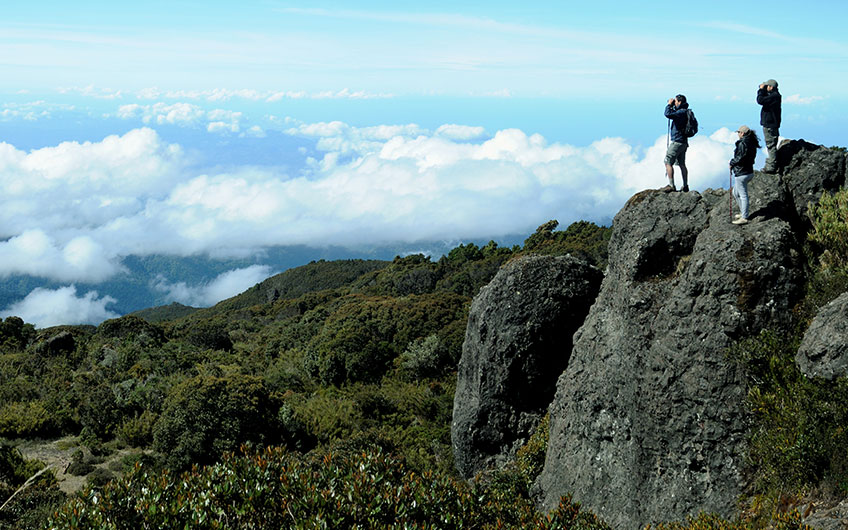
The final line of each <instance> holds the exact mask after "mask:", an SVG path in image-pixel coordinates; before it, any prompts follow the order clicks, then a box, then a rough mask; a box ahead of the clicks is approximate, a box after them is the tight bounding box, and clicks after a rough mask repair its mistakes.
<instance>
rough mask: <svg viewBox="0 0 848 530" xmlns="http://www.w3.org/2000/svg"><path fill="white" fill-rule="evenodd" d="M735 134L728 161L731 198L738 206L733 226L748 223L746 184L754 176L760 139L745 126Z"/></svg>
mask: <svg viewBox="0 0 848 530" xmlns="http://www.w3.org/2000/svg"><path fill="white" fill-rule="evenodd" d="M736 132H737V133H738V134H739V139H738V140H736V148H735V149H734V150H733V158H731V159H730V170H731V171H732V172H733V174H734V175H735V177H734V179H733V180H734V183H733V197H734V198H735V199H736V204H738V205H739V213H738V214H736V217H735V218H734V220H733V224H735V225H744V224H746V223H747V222H748V182H750V181H751V178H752V177H753V176H754V159H756V158H757V149H759V148H760V139H759V138H757V133H755V132H754V131H752V130H751V129H750V128H749V127H748V126H747V125H742V126H741V127H739V129H738V130H737V131H736Z"/></svg>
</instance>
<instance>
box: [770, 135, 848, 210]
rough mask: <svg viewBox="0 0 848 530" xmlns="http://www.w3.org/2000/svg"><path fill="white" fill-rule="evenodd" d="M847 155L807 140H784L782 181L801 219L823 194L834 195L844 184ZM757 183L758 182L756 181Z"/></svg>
mask: <svg viewBox="0 0 848 530" xmlns="http://www.w3.org/2000/svg"><path fill="white" fill-rule="evenodd" d="M846 161H848V153H846V152H845V151H840V150H837V149H825V148H823V147H822V146H820V145H815V144H811V143H810V142H806V141H804V140H791V141H784V142H782V143H781V144H780V148H779V149H778V150H777V163H778V167H780V168H781V173H782V181H783V183H784V185H785V188H786V190H787V192H788V194H789V197H790V198H791V200H792V205H793V206H794V208H795V211H796V212H797V214H798V216H799V217H800V218H801V219H804V220H806V218H807V209H808V205H809V204H810V203H813V204H815V203H817V202H818V201H819V199H821V196H822V193H824V192H825V191H827V192H831V193H832V192H834V191H836V190H838V189H839V188H841V187H842V186H844V185H845V180H846V170H848V163H846ZM755 180H756V179H755Z"/></svg>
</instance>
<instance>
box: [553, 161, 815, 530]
mask: <svg viewBox="0 0 848 530" xmlns="http://www.w3.org/2000/svg"><path fill="white" fill-rule="evenodd" d="M761 176H762V175H760V177H761ZM755 180H756V178H755ZM770 182H771V184H769V182H768V181H765V179H762V181H761V184H762V185H763V187H764V188H767V189H768V190H770V193H773V194H774V196H775V200H778V201H779V196H780V195H781V189H780V188H781V186H780V182H779V181H778V180H777V179H773V180H772V181H770ZM728 199H729V197H728V192H727V191H713V190H707V191H706V192H705V193H704V195H700V194H698V193H694V192H693V193H663V192H659V191H653V190H649V191H645V192H641V193H639V194H637V195H636V196H634V197H633V198H632V199H631V200H630V201H629V202H628V204H627V205H626V206H625V207H624V208H623V209H622V211H621V212H619V213H618V215H617V216H616V217H615V220H614V222H613V234H612V237H611V240H610V244H609V266H608V270H607V274H606V277H605V278H604V281H603V284H602V286H601V292H600V294H599V295H598V299H597V300H596V302H595V304H594V305H593V306H592V309H591V311H590V313H589V315H588V317H587V319H586V322H585V323H584V325H583V327H581V328H580V330H579V331H578V332H577V334H576V335H575V337H574V348H573V350H572V354H571V360H570V362H569V364H568V367H567V368H566V370H565V372H564V373H563V374H562V376H561V377H560V379H559V381H558V385H557V392H556V397H555V399H554V401H553V403H552V405H551V408H550V413H551V423H550V439H549V444H548V452H547V457H546V461H545V466H544V470H543V472H542V474H541V475H540V477H539V480H538V481H537V488H538V490H539V493H540V495H541V502H542V504H543V506H544V507H545V508H548V509H550V508H553V507H554V506H555V505H556V504H557V503H558V502H559V500H560V497H561V496H562V495H566V494H569V493H571V494H573V498H574V500H575V501H578V502H580V503H582V504H583V505H584V506H586V507H587V508H589V509H591V510H593V511H595V512H596V513H598V514H599V515H600V516H602V517H603V518H605V519H606V520H607V521H608V522H609V523H610V524H612V525H613V526H614V527H616V528H634V529H635V528H641V527H643V526H644V525H645V524H647V523H655V522H658V521H668V520H674V519H682V518H685V516H686V515H688V514H695V513H697V512H699V511H701V510H706V511H709V512H718V513H720V514H724V515H727V516H729V515H731V514H732V513H733V512H734V509H735V507H736V504H735V503H736V500H737V499H738V497H739V495H740V494H741V493H742V491H743V488H744V485H745V484H744V469H743V468H744V454H745V442H746V438H747V425H748V424H747V416H746V408H745V405H744V401H745V396H746V388H745V382H744V380H743V377H742V374H741V373H740V369H739V368H738V367H737V366H736V365H734V364H733V363H731V362H729V361H728V360H726V358H725V350H726V348H727V347H728V346H730V345H731V344H732V343H733V342H734V341H736V340H738V339H740V338H742V337H745V336H749V335H752V334H754V333H757V332H758V331H759V330H761V329H762V328H764V327H767V326H772V327H775V326H776V327H781V326H789V324H790V322H789V319H790V318H791V317H790V315H791V308H792V306H793V305H794V304H795V302H796V301H797V300H798V299H799V298H800V296H801V295H802V289H803V280H804V277H803V260H802V259H801V255H800V252H799V248H800V246H799V242H798V241H797V240H796V237H795V235H794V232H793V231H792V229H791V228H790V224H789V222H787V220H786V219H784V218H783V217H784V215H783V214H784V213H785V212H786V209H784V208H775V209H774V210H773V213H774V215H766V214H765V210H764V207H765V206H766V205H767V204H768V203H763V204H761V205H759V206H757V207H758V208H759V209H760V210H762V211H761V214H760V215H759V216H755V217H753V221H752V222H751V223H749V224H748V225H745V226H736V225H732V224H730V222H729V221H730V219H729V217H730V213H729V211H728ZM769 202H771V199H769Z"/></svg>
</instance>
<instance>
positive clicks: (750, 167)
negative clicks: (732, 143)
mask: <svg viewBox="0 0 848 530" xmlns="http://www.w3.org/2000/svg"><path fill="white" fill-rule="evenodd" d="M758 143H759V142H757V137H756V136H754V132H753V131H751V132H750V133H748V134H746V135H745V136H743V137H742V138H740V139H738V140H736V148H735V149H734V150H733V158H731V159H730V167H731V169H732V170H733V174H734V175H736V176H737V177H738V176H739V175H749V174H751V173H753V172H754V160H755V159H756V158H757V147H758V145H757V144H758Z"/></svg>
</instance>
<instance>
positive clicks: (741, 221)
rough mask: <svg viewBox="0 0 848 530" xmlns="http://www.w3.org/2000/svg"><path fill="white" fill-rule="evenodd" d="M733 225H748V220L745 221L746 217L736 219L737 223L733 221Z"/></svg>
mask: <svg viewBox="0 0 848 530" xmlns="http://www.w3.org/2000/svg"><path fill="white" fill-rule="evenodd" d="M733 224H735V225H746V224H748V220H747V219H745V218H744V217H740V218H739V219H736V220H735V221H733Z"/></svg>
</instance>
